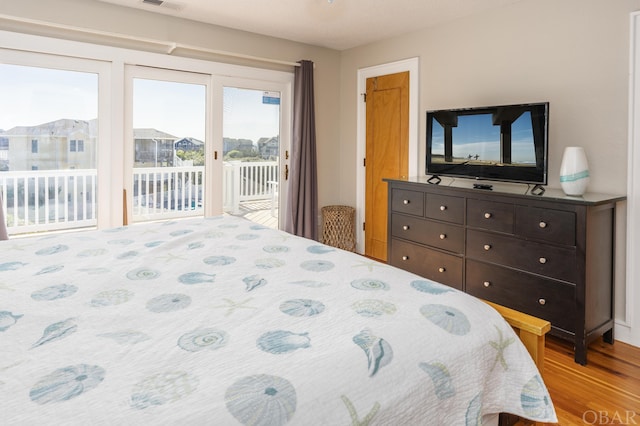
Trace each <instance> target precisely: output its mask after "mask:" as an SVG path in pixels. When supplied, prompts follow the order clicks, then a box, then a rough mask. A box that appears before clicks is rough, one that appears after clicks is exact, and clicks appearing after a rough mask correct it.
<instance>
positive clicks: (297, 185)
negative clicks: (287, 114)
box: [284, 61, 318, 240]
mask: <svg viewBox="0 0 640 426" xmlns="http://www.w3.org/2000/svg"><path fill="white" fill-rule="evenodd" d="M293 91H294V94H293V135H292V136H293V137H292V141H291V170H290V176H289V195H288V198H287V207H286V214H285V223H284V229H285V231H287V232H289V233H292V234H295V235H299V236H301V237H306V238H311V239H313V240H317V239H318V178H317V166H316V118H315V107H314V91H313V62H311V61H300V66H299V67H296V70H295V78H294V89H293Z"/></svg>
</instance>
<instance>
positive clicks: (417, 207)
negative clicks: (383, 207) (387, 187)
mask: <svg viewBox="0 0 640 426" xmlns="http://www.w3.org/2000/svg"><path fill="white" fill-rule="evenodd" d="M391 210H393V211H395V212H401V213H407V214H413V215H416V216H424V192H420V191H410V190H407V189H395V188H394V189H393V190H392V192H391Z"/></svg>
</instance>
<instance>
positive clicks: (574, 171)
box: [560, 146, 589, 196]
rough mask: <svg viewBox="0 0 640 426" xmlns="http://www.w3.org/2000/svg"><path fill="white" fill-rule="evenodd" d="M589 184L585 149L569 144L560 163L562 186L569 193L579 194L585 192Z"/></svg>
mask: <svg viewBox="0 0 640 426" xmlns="http://www.w3.org/2000/svg"><path fill="white" fill-rule="evenodd" d="M588 184H589V164H588V163H587V156H586V155H585V153H584V149H583V148H582V147H580V146H568V147H566V148H565V149H564V154H563V156H562V164H560V186H561V187H562V190H563V191H564V193H565V194H567V195H575V196H579V195H582V194H584V193H585V191H586V190H587V185H588Z"/></svg>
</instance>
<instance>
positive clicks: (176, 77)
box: [122, 64, 221, 223]
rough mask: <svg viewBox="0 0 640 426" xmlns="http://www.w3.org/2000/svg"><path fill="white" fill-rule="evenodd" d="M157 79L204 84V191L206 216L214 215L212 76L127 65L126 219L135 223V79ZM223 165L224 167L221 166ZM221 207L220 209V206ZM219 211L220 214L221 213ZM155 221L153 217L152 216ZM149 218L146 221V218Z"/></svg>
mask: <svg viewBox="0 0 640 426" xmlns="http://www.w3.org/2000/svg"><path fill="white" fill-rule="evenodd" d="M136 78H138V79H147V80H158V81H165V82H170V83H171V82H176V83H185V84H196V85H202V86H204V87H205V111H204V117H205V123H204V124H205V136H204V141H203V142H204V144H205V146H204V152H205V171H204V176H205V181H204V182H203V194H204V207H205V208H204V212H203V213H204V216H212V215H214V214H216V212H217V211H218V203H217V200H216V199H215V197H214V195H213V186H214V185H212V184H210V182H211V178H210V177H209V176H211V175H214V167H215V165H214V164H212V163H211V162H210V161H208V159H209V158H210V157H211V153H212V152H213V150H214V147H213V144H212V142H211V140H212V138H211V133H212V127H213V124H212V120H211V116H212V115H211V104H212V83H211V76H210V75H207V74H203V73H197V72H193V71H183V70H175V69H167V68H159V67H151V66H147V65H134V64H125V65H124V141H123V145H124V146H123V149H124V152H123V175H124V176H123V178H122V181H123V187H124V188H126V189H127V190H128V193H127V201H126V203H127V205H128V206H130V208H128V209H127V222H128V223H134V220H133V208H132V207H133V169H134V149H133V148H134V143H135V141H134V140H133V80H134V79H136ZM220 167H221V166H220ZM220 210H221V209H220ZM218 214H220V213H218ZM151 220H153V219H151ZM145 221H146V220H145Z"/></svg>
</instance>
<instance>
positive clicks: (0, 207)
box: [0, 192, 9, 240]
mask: <svg viewBox="0 0 640 426" xmlns="http://www.w3.org/2000/svg"><path fill="white" fill-rule="evenodd" d="M8 239H9V235H7V221H6V218H5V217H4V203H3V202H2V192H0V240H8Z"/></svg>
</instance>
